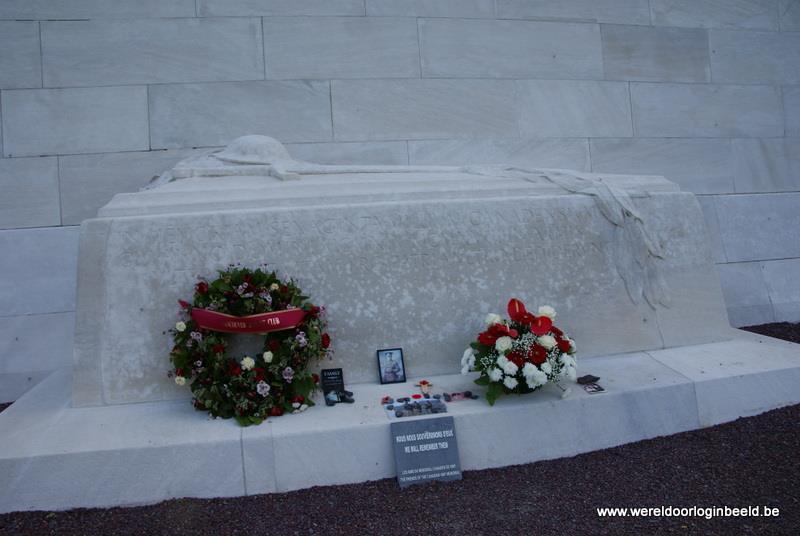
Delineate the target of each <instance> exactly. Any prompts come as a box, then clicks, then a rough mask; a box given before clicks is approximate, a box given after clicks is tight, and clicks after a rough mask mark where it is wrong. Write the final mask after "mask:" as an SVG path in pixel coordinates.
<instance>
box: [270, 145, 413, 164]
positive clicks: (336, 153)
mask: <svg viewBox="0 0 800 536" xmlns="http://www.w3.org/2000/svg"><path fill="white" fill-rule="evenodd" d="M286 148H287V149H288V150H289V153H290V154H291V155H292V156H293V157H294V158H295V159H297V160H305V161H306V162H316V163H317V164H392V165H403V164H408V147H407V146H406V142H404V141H368V142H353V143H289V144H287V145H286Z"/></svg>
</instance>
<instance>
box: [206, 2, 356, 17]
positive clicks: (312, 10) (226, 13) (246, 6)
mask: <svg viewBox="0 0 800 536" xmlns="http://www.w3.org/2000/svg"><path fill="white" fill-rule="evenodd" d="M197 9H198V14H199V15H200V16H201V17H247V16H267V17H272V16H281V15H313V16H331V15H355V16H363V15H364V0H197Z"/></svg>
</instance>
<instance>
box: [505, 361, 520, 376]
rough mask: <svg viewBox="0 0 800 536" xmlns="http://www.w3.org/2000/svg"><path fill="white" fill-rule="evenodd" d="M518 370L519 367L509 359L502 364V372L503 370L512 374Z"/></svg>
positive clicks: (509, 374)
mask: <svg viewBox="0 0 800 536" xmlns="http://www.w3.org/2000/svg"><path fill="white" fill-rule="evenodd" d="M518 370H519V367H518V366H517V364H516V363H513V362H511V361H509V362H508V363H506V364H505V365H504V366H503V372H505V373H506V374H507V375H508V376H514V375H515V374H516V373H517V371H518Z"/></svg>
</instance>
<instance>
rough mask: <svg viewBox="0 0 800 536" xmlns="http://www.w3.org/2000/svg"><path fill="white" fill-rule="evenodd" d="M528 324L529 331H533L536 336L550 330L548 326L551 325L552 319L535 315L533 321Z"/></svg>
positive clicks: (550, 326)
mask: <svg viewBox="0 0 800 536" xmlns="http://www.w3.org/2000/svg"><path fill="white" fill-rule="evenodd" d="M530 326H531V333H533V334H534V335H536V336H542V335H544V334H545V333H547V332H548V331H550V328H552V327H553V321H552V320H550V318H549V317H546V316H537V317H535V319H534V321H533V322H532V323H531V324H530Z"/></svg>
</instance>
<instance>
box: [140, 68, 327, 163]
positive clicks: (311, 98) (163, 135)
mask: <svg viewBox="0 0 800 536" xmlns="http://www.w3.org/2000/svg"><path fill="white" fill-rule="evenodd" d="M232 103H235V104H236V105H235V106H233V105H232ZM150 132H151V143H152V148H153V149H168V148H179V147H216V146H219V145H225V144H227V143H228V142H229V141H231V140H233V139H234V138H237V137H239V136H241V135H242V132H250V133H257V134H266V135H269V136H273V137H275V138H278V139H280V140H282V141H287V142H292V141H294V142H299V141H328V140H330V139H331V110H330V87H329V84H328V82H319V81H304V82H299V81H298V82H276V81H266V82H265V81H257V82H224V83H214V84H175V85H158V86H151V87H150Z"/></svg>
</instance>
